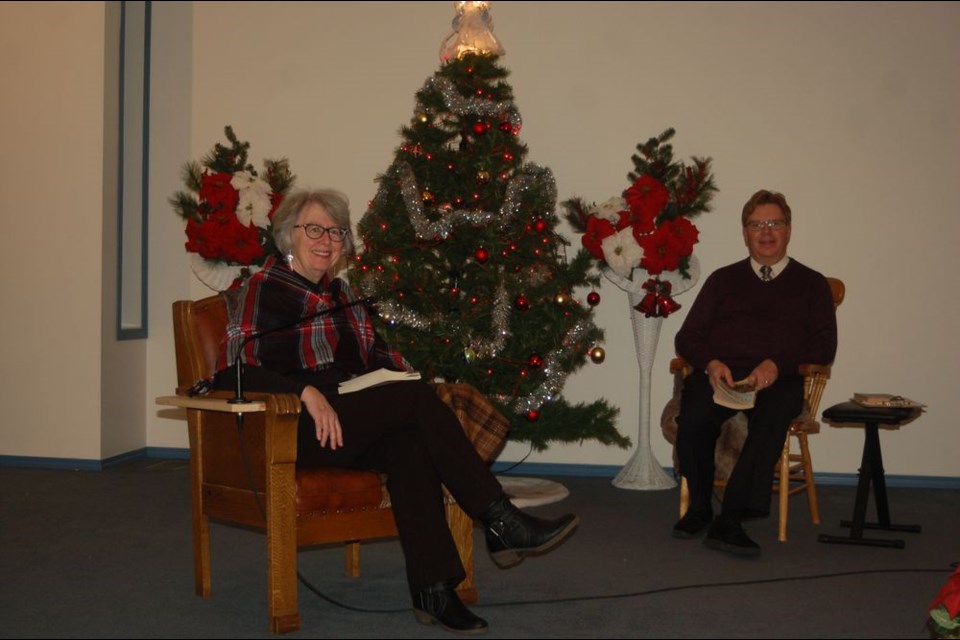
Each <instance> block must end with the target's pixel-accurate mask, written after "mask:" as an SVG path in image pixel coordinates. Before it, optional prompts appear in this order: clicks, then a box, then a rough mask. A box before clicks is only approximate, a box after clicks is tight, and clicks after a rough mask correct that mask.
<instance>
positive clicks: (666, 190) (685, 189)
mask: <svg viewBox="0 0 960 640" xmlns="http://www.w3.org/2000/svg"><path fill="white" fill-rule="evenodd" d="M674 133H675V131H674V130H673V129H667V130H666V131H664V132H663V133H662V134H660V136H659V137H656V138H650V139H649V140H648V141H647V142H646V143H644V144H638V145H637V152H638V153H636V154H634V155H633V157H632V160H633V164H634V167H635V170H634V171H632V172H631V173H630V174H629V176H628V177H629V179H630V181H631V183H632V184H631V185H630V187H628V188H627V189H626V191H624V192H623V195H621V196H619V197H614V198H610V199H608V200H607V201H605V202H603V203H601V204H599V205H596V204H594V205H589V206H587V205H586V204H585V203H584V202H583V201H582V200H580V199H579V198H573V199H571V200H568V201H567V202H565V203H564V206H565V207H566V208H567V216H566V217H567V220H568V221H569V222H570V224H571V226H573V228H574V229H575V230H577V231H579V232H581V233H583V236H582V238H581V240H582V242H583V246H584V248H585V249H586V250H587V251H589V252H590V254H591V255H592V256H593V258H594V259H596V261H597V263H598V266H599V267H600V268H602V269H603V268H605V269H609V270H610V271H612V272H613V273H615V274H616V275H617V276H619V277H620V278H625V279H630V280H632V279H633V278H634V276H635V275H640V277H647V281H646V282H645V283H644V285H643V288H644V289H645V290H646V291H647V292H648V295H647V296H646V297H645V298H644V299H643V300H642V301H641V302H640V303H639V304H638V305H637V307H638V311H641V312H642V313H644V314H645V315H647V316H648V317H649V316H660V317H664V316H667V315H670V313H672V312H673V311H675V310H676V309H678V308H679V305H677V304H676V302H674V301H673V299H672V298H671V297H670V288H671V286H670V283H669V282H664V281H662V280H661V278H660V275H661V274H663V273H664V272H667V271H677V272H679V273H680V274H681V276H683V277H684V278H688V277H690V276H689V273H688V269H689V267H690V256H692V255H693V246H694V245H695V244H696V243H697V242H698V240H699V231H698V230H697V227H696V226H694V224H693V223H692V222H691V221H690V219H691V218H693V217H696V216H697V215H699V214H701V213H703V212H706V211H709V210H710V200H711V199H712V198H713V194H714V192H716V190H717V188H716V186H715V184H714V180H713V175H712V174H711V172H710V159H709V158H693V159H692V164H691V165H686V164H684V163H682V162H674V160H673V147H672V145H670V144H668V141H669V140H670V139H671V138H672V137H673V135H674Z"/></svg>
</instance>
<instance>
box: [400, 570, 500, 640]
mask: <svg viewBox="0 0 960 640" xmlns="http://www.w3.org/2000/svg"><path fill="white" fill-rule="evenodd" d="M453 587H454V585H451V584H449V583H446V582H438V583H437V584H435V585H432V586H430V587H427V588H426V589H424V590H423V591H421V592H420V593H417V594H415V595H414V596H413V614H414V615H415V616H416V617H417V622H419V623H421V624H433V623H435V622H436V623H437V624H439V625H440V626H441V627H443V628H444V629H446V630H447V631H452V632H453V633H461V634H464V635H476V634H478V633H486V631H487V621H486V620H484V619H483V618H481V617H479V616H475V615H473V612H472V611H470V609H467V607H466V606H465V605H464V604H463V602H461V601H460V596H458V595H457V592H456V591H455V590H454V588H453Z"/></svg>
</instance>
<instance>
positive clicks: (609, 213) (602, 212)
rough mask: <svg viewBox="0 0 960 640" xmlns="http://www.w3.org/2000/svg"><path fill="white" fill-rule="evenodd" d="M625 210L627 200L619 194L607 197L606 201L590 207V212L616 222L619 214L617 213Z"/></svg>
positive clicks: (618, 220) (618, 219)
mask: <svg viewBox="0 0 960 640" xmlns="http://www.w3.org/2000/svg"><path fill="white" fill-rule="evenodd" d="M626 210H627V202H626V200H624V199H623V198H621V197H619V196H615V197H613V198H608V199H607V200H606V201H604V202H601V203H600V204H598V205H595V206H594V207H593V208H591V209H590V213H592V214H593V215H595V216H597V217H598V218H603V219H604V220H609V221H610V222H612V223H614V224H617V223H618V222H620V216H619V215H618V214H619V213H620V212H621V211H626Z"/></svg>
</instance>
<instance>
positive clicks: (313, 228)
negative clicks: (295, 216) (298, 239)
mask: <svg viewBox="0 0 960 640" xmlns="http://www.w3.org/2000/svg"><path fill="white" fill-rule="evenodd" d="M298 227H299V228H300V229H303V232H304V233H306V234H307V237H308V238H310V239H311V240H319V239H320V238H322V237H323V234H325V233H328V234H330V240H331V241H332V242H343V241H344V240H345V239H346V237H347V235H348V234H349V233H350V229H344V228H343V227H321V226H320V225H318V224H295V225H293V228H294V229H296V228H298Z"/></svg>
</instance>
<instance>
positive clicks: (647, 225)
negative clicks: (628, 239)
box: [617, 211, 657, 241]
mask: <svg viewBox="0 0 960 640" xmlns="http://www.w3.org/2000/svg"><path fill="white" fill-rule="evenodd" d="M618 215H619V216H620V222H619V223H618V224H617V231H620V230H621V229H626V228H627V227H633V237H635V238H636V239H637V240H638V241H639V240H640V236H645V235H647V234H648V233H650V232H651V231H653V230H654V229H655V228H656V227H657V224H656V220H657V217H656V216H655V215H653V216H649V215H647V214H645V213H643V212H641V211H620V212H618Z"/></svg>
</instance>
